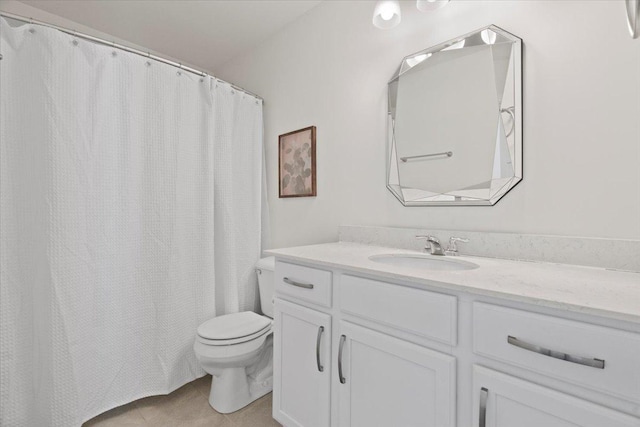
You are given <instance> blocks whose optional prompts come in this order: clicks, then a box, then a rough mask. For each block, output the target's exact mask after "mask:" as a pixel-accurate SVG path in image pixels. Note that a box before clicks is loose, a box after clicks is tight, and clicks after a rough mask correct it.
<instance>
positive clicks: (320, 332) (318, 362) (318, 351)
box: [316, 326, 324, 372]
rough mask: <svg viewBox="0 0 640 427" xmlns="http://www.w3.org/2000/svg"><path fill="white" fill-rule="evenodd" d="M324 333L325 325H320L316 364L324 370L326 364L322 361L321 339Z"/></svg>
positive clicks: (319, 369)
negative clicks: (323, 364)
mask: <svg viewBox="0 0 640 427" xmlns="http://www.w3.org/2000/svg"><path fill="white" fill-rule="evenodd" d="M323 333H324V326H320V327H319V328H318V338H316V364H317V365H318V371H320V372H323V371H324V366H322V363H321V362H320V340H321V339H322V334H323Z"/></svg>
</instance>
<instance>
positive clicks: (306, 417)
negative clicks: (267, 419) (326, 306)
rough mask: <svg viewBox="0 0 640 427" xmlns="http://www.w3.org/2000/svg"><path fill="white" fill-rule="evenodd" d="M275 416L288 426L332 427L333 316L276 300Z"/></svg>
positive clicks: (274, 353) (274, 351)
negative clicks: (331, 357)
mask: <svg viewBox="0 0 640 427" xmlns="http://www.w3.org/2000/svg"><path fill="white" fill-rule="evenodd" d="M274 317H275V318H274V320H275V325H276V330H275V334H274V341H273V361H274V376H273V383H274V385H273V389H274V393H273V416H274V418H275V419H277V420H278V421H279V422H280V423H282V424H284V425H286V426H304V427H328V426H329V425H330V415H331V401H330V388H331V382H330V375H331V363H330V360H331V359H330V356H331V317H330V316H329V315H328V314H325V313H321V312H319V311H316V310H311V309H309V308H305V307H302V306H300V305H297V304H291V303H289V302H286V301H282V300H276V303H275V310H274Z"/></svg>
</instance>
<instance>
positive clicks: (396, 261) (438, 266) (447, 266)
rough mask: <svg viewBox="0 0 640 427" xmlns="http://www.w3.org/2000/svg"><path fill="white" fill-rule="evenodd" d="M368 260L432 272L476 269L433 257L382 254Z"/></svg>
mask: <svg viewBox="0 0 640 427" xmlns="http://www.w3.org/2000/svg"><path fill="white" fill-rule="evenodd" d="M369 259H370V260H371V261H373V262H379V263H380V264H387V265H396V266H399V267H410V268H416V269H424V270H434V271H461V270H473V269H475V268H478V265H477V264H474V263H472V262H469V261H463V260H460V259H451V258H445V257H441V256H434V255H419V254H416V255H412V254H383V255H372V256H370V257H369Z"/></svg>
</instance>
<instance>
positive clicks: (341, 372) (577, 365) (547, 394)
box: [273, 260, 640, 427]
mask: <svg viewBox="0 0 640 427" xmlns="http://www.w3.org/2000/svg"><path fill="white" fill-rule="evenodd" d="M304 264H305V265H297V264H296V263H295V262H289V261H288V260H287V262H283V261H281V260H278V261H277V262H276V272H275V280H276V283H275V290H276V298H275V319H274V320H275V324H274V398H273V403H274V407H273V416H274V418H275V419H276V420H277V421H279V422H280V423H282V424H283V425H284V426H285V427H329V426H330V427H387V426H399V427H409V426H411V427H414V426H416V427H541V426H544V427H640V333H639V332H640V325H636V324H624V323H616V322H614V321H606V319H605V320H604V321H603V319H599V318H598V317H597V316H575V315H572V313H568V312H565V311H563V310H562V309H555V310H549V309H540V308H539V307H537V306H535V305H533V304H526V303H514V302H511V301H508V300H503V299H500V298H494V297H487V296H486V295H476V294H473V293H471V292H469V293H464V292H456V291H452V290H448V289H446V288H444V287H443V285H442V284H438V285H439V286H438V287H436V286H434V287H430V286H425V285H424V284H414V283H412V282H411V281H410V280H409V279H406V280H403V279H399V280H398V281H397V282H394V281H393V280H390V279H386V278H384V279H383V278H382V277H380V278H378V277H377V276H376V275H375V274H364V273H363V274H360V272H357V271H349V270H346V269H345V270H343V269H340V268H338V267H335V268H329V267H324V266H321V265H318V266H316V265H314V264H312V263H304ZM599 322H602V323H603V324H598V323H599ZM625 328H626V329H625Z"/></svg>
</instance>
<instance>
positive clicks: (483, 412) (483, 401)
mask: <svg viewBox="0 0 640 427" xmlns="http://www.w3.org/2000/svg"><path fill="white" fill-rule="evenodd" d="M488 398H489V390H488V389H486V388H484V387H482V388H481V389H480V419H479V420H478V427H487V399H488Z"/></svg>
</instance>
